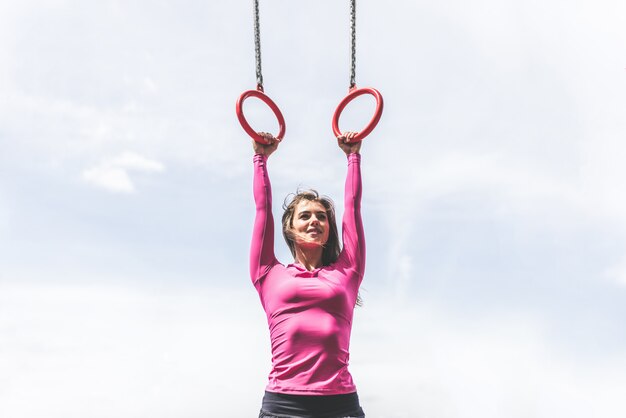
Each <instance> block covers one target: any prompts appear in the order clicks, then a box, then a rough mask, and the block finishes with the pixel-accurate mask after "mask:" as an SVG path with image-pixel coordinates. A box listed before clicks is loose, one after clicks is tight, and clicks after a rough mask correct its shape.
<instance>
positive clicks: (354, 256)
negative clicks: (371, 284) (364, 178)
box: [340, 154, 365, 277]
mask: <svg viewBox="0 0 626 418" xmlns="http://www.w3.org/2000/svg"><path fill="white" fill-rule="evenodd" d="M361 191H362V186H361V154H349V155H348V175H347V177H346V189H345V194H344V199H345V204H344V213H343V224H342V234H343V250H342V252H341V255H340V257H341V258H344V259H345V260H346V261H347V262H348V264H349V265H350V266H352V267H354V268H355V269H356V270H357V271H358V272H359V274H360V275H361V277H362V276H363V273H364V272H365V233H364V231H363V222H362V220H361Z"/></svg>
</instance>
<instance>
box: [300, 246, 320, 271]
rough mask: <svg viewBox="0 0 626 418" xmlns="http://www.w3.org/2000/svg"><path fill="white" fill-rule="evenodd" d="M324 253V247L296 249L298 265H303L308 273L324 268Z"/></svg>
mask: <svg viewBox="0 0 626 418" xmlns="http://www.w3.org/2000/svg"><path fill="white" fill-rule="evenodd" d="M323 251H324V247H313V248H303V247H296V257H295V258H296V263H298V264H300V265H302V266H303V267H304V268H305V269H307V270H308V271H311V270H315V269H316V268H319V267H322V253H323Z"/></svg>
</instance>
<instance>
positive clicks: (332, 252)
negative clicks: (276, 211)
mask: <svg viewBox="0 0 626 418" xmlns="http://www.w3.org/2000/svg"><path fill="white" fill-rule="evenodd" d="M290 196H293V197H292V198H291V201H290V202H289V203H287V200H288V199H289V197H290ZM304 200H308V201H310V202H318V203H321V204H322V206H324V209H326V216H327V218H328V240H327V241H326V244H324V249H323V250H322V264H323V265H325V266H329V265H331V264H332V263H334V262H335V261H337V258H339V253H340V252H341V244H340V243H339V233H338V232H337V219H336V217H335V205H334V204H333V201H332V200H330V198H328V197H325V196H320V194H319V193H318V192H317V191H315V190H313V189H311V190H303V191H298V192H297V193H295V194H291V195H288V196H287V198H286V199H285V203H284V204H283V209H284V210H285V212H284V213H283V237H285V241H286V242H287V246H288V247H289V250H290V251H291V255H293V256H294V258H295V256H296V240H295V235H294V232H293V217H294V216H295V214H296V207H297V206H298V203H300V202H302V201H304Z"/></svg>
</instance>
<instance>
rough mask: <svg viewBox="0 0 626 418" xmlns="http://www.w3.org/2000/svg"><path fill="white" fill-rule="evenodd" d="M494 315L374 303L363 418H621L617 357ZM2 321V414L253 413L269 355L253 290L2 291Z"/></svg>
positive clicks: (355, 343) (360, 374) (362, 380)
mask: <svg viewBox="0 0 626 418" xmlns="http://www.w3.org/2000/svg"><path fill="white" fill-rule="evenodd" d="M233 301H236V303H235V305H236V306H237V308H236V309H234V308H233V306H234V305H233ZM492 314H493V315H490V316H489V317H473V316H464V317H462V316H459V315H458V314H455V313H451V312H450V311H447V310H446V309H445V308H441V307H437V306H432V305H428V304H427V303H426V302H425V301H421V302H420V303H417V304H415V305H411V306H409V305H407V304H400V305H399V304H397V303H395V302H392V301H390V300H386V299H385V297H382V296H381V295H370V296H369V297H368V301H367V305H366V306H365V307H364V308H359V309H357V312H356V315H355V326H354V327H355V328H354V330H353V335H352V356H351V371H352V374H353V375H354V377H355V381H356V384H357V387H358V388H359V396H360V398H361V401H362V404H363V406H364V409H365V410H366V412H367V413H368V416H372V417H385V418H413V417H416V416H428V417H431V418H456V417H458V418H473V417H481V418H501V417H512V418H544V417H545V418H548V417H550V418H552V417H555V416H568V417H573V418H587V417H590V416H601V417H603V418H618V417H619V418H621V417H623V416H624V414H625V413H626V401H625V400H624V398H623V393H624V390H625V389H626V374H624V373H623V371H624V370H625V368H626V358H625V357H624V356H623V355H609V356H605V355H602V356H600V355H598V356H595V357H594V356H578V355H577V354H576V347H575V345H574V344H573V343H572V344H570V343H568V342H565V343H560V344H558V345H557V344H556V343H555V341H554V340H551V339H550V335H549V333H548V332H546V330H545V329H544V326H543V325H542V322H541V319H540V318H533V317H530V316H528V315H527V314H521V313H516V312H498V313H492ZM0 320H1V324H2V327H0V351H1V352H2V353H3V355H2V356H0V370H2V373H0V412H2V415H3V416H7V417H18V416H19V417H21V418H31V417H33V418H34V417H38V416H42V415H45V416H46V417H49V418H61V417H63V418H74V417H77V418H78V417H84V416H89V417H93V418H98V417H107V416H118V417H121V418H126V417H129V418H130V417H143V416H148V415H149V416H154V417H157V418H159V417H170V416H173V415H176V412H177V411H180V410H181V407H184V408H185V413H186V414H187V416H208V415H211V414H213V415H215V416H223V417H232V418H239V417H243V416H250V415H253V414H254V413H255V412H256V411H258V408H259V406H260V401H261V396H262V393H263V389H264V385H265V382H266V377H267V372H268V371H269V359H270V353H269V340H268V334H267V329H266V322H265V317H264V314H263V312H262V310H261V308H260V304H259V301H258V297H257V296H256V294H255V292H254V290H253V289H252V287H248V288H245V289H244V288H242V289H239V290H226V289H220V288H210V287H202V288H175V287H161V288H159V287H156V288H155V287H154V286H151V287H150V288H147V287H137V288H130V287H119V286H103V285H99V286H95V287H87V286H85V287H81V286H49V285H9V284H6V283H5V284H0ZM34 399H36V400H37V402H34V401H33V400H34ZM218 400H219V401H218Z"/></svg>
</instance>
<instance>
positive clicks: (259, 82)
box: [254, 0, 263, 91]
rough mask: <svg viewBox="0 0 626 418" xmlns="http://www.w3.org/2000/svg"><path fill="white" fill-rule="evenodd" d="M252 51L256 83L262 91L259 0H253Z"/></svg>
mask: <svg viewBox="0 0 626 418" xmlns="http://www.w3.org/2000/svg"><path fill="white" fill-rule="evenodd" d="M254 53H255V59H256V85H257V89H259V90H261V91H263V74H262V73H261V31H260V28H259V0H254Z"/></svg>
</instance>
